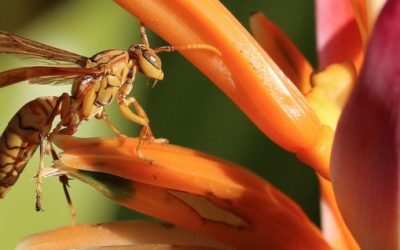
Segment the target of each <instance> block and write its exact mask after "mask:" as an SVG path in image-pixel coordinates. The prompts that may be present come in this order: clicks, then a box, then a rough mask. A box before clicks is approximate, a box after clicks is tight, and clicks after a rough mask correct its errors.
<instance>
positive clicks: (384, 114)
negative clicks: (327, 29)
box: [331, 0, 400, 249]
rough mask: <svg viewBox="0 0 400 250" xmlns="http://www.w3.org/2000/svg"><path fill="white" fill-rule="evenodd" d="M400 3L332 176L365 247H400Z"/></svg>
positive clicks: (379, 43) (352, 110)
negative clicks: (399, 183)
mask: <svg viewBox="0 0 400 250" xmlns="http://www.w3.org/2000/svg"><path fill="white" fill-rule="evenodd" d="M399 18H400V1H397V0H389V1H388V2H387V4H386V5H385V7H384V9H383V10H382V13H381V15H380V17H379V18H378V21H377V23H376V26H375V30H374V33H373V34H372V37H371V42H370V46H369V48H368V51H367V57H366V61H365V65H364V67H363V69H362V72H361V76H360V79H359V82H358V85H356V88H355V90H354V92H353V94H352V96H351V97H350V100H349V102H348V104H347V106H346V107H345V109H344V111H343V114H342V117H341V119H340V122H339V125H338V129H337V134H336V138H335V142H334V147H333V152H332V160H331V179H332V183H333V187H334V191H335V194H336V198H337V201H338V206H339V208H340V210H341V212H342V215H343V218H344V220H345V221H346V223H347V225H348V226H349V228H350V230H351V231H352V232H353V234H354V236H355V238H356V239H357V241H358V242H359V243H360V246H361V248H363V249H364V248H369V249H397V248H398V245H399V219H398V218H399V211H400V210H399V185H398V182H399V173H400V171H399V167H400V163H399V148H398V147H399V146H400V145H399V143H400V131H399V128H400V127H398V126H399V125H400V124H399V122H400V120H399V118H400V113H399V104H400V103H399V100H400V42H399V41H400V22H399Z"/></svg>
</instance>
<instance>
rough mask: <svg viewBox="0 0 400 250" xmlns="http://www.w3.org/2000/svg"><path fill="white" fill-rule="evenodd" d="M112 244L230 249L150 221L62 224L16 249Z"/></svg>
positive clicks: (154, 248)
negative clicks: (63, 225)
mask: <svg viewBox="0 0 400 250" xmlns="http://www.w3.org/2000/svg"><path fill="white" fill-rule="evenodd" d="M111 246H114V247H117V246H119V247H121V248H119V249H149V250H168V249H170V250H172V249H176V248H174V246H175V247H179V248H178V249H199V250H200V249H204V250H206V249H210V250H212V249H214V250H216V249H229V248H228V247H226V246H224V245H222V244H220V243H217V242H214V241H212V240H209V239H207V238H204V237H201V236H199V235H196V234H194V233H192V232H189V231H186V230H184V229H181V228H177V227H173V226H168V225H162V224H160V223H156V222H150V221H126V222H113V223H104V224H96V225H78V226H68V227H63V228H59V229H56V230H53V231H49V232H44V233H39V234H35V235H31V236H29V237H27V238H25V239H24V240H22V241H21V242H20V243H18V245H17V247H16V249H17V250H22V249H24V250H35V249H37V250H54V249H89V248H90V249H94V248H96V249H98V248H101V247H111ZM134 247H136V248H134ZM107 249H109V248H107ZM110 249H112V248H110Z"/></svg>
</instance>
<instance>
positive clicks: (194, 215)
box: [55, 136, 329, 249]
mask: <svg viewBox="0 0 400 250" xmlns="http://www.w3.org/2000/svg"><path fill="white" fill-rule="evenodd" d="M55 142H56V143H57V145H59V146H60V147H61V148H63V149H64V150H65V151H64V153H63V154H62V155H61V157H60V161H58V162H57V163H56V164H58V165H61V167H63V168H65V169H66V170H67V171H69V172H70V173H71V174H73V175H74V174H75V175H77V177H78V178H81V179H84V178H85V174H86V175H87V173H88V172H87V171H96V172H103V173H107V174H112V175H113V176H114V175H116V176H120V177H114V178H118V179H114V180H115V181H107V179H110V177H107V178H103V177H96V176H95V177H94V178H93V177H90V178H89V181H87V182H89V183H91V184H92V185H93V186H95V187H96V188H98V189H99V190H100V191H102V192H103V193H104V194H106V195H107V196H109V197H111V198H112V199H114V200H116V201H117V202H119V203H121V204H122V205H124V206H127V207H130V208H132V209H136V210H139V211H141V212H143V213H146V214H150V215H152V216H156V217H158V218H161V219H163V220H166V221H169V222H172V223H174V224H177V225H180V226H183V227H186V228H191V229H192V230H195V231H196V232H199V233H201V234H204V235H207V236H209V237H211V238H213V239H216V240H221V241H223V242H225V243H226V244H230V245H233V246H236V247H239V248H241V249H260V248H261V249H281V248H282V247H283V248H285V247H295V246H296V247H300V246H303V247H306V246H307V247H309V248H313V249H325V248H329V247H328V245H327V244H326V243H325V241H324V240H323V239H322V237H321V235H320V232H319V230H318V229H317V228H316V227H315V226H314V225H313V224H312V223H311V222H310V221H309V219H308V218H307V216H306V215H305V214H304V213H303V212H302V210H301V209H300V208H299V207H298V206H297V205H296V203H294V202H293V201H292V200H291V199H290V198H288V197H286V196H285V195H284V194H282V193H281V192H280V191H279V190H277V189H275V188H274V187H273V186H271V185H270V184H268V183H266V182H264V181H263V180H262V179H261V178H259V177H257V176H255V175H253V174H251V173H250V172H248V171H247V170H245V169H243V168H240V167H239V166H237V165H235V164H233V163H230V162H226V161H223V160H220V159H217V158H214V157H211V156H207V155H205V154H203V153H200V152H197V151H194V150H190V149H186V148H182V147H177V146H173V145H169V144H167V145H160V144H148V145H144V146H143V148H142V149H141V151H142V153H143V154H144V155H145V156H146V157H150V158H151V159H152V160H153V162H152V163H151V164H150V163H149V162H148V161H146V160H142V159H140V158H138V157H137V156H136V153H135V150H136V146H137V143H138V141H137V140H136V139H130V138H129V139H126V141H125V142H123V143H121V142H120V141H119V140H117V139H81V140H79V139H73V138H71V137H64V136H59V137H57V138H56V140H55ZM73 169H75V170H73ZM82 171H83V172H82ZM96 172H94V173H93V174H91V176H93V175H96ZM97 175H98V174H97ZM80 176H81V177H80ZM82 176H83V177H82ZM107 176H109V175H107ZM121 177H123V178H121ZM125 178H126V179H125ZM86 179H87V178H86ZM93 179H94V181H92V180H93ZM128 179H129V182H127V181H128ZM117 183H118V184H117ZM122 183H126V185H123V184H122Z"/></svg>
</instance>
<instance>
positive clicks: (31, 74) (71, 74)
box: [0, 66, 101, 87]
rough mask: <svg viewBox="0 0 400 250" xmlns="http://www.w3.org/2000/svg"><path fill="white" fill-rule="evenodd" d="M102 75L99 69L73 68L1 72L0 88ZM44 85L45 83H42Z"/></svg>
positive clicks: (21, 69)
mask: <svg viewBox="0 0 400 250" xmlns="http://www.w3.org/2000/svg"><path fill="white" fill-rule="evenodd" d="M99 73H101V70H100V69H98V68H71V67H45V66H34V67H23V68H16V69H11V70H7V71H4V72H0V87H5V86H8V85H11V84H14V83H17V82H21V81H25V80H32V79H40V78H52V79H60V80H62V79H66V80H67V79H69V80H70V79H72V78H77V77H84V76H95V75H97V74H99ZM42 84H43V83H42Z"/></svg>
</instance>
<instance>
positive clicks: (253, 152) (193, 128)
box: [0, 0, 319, 249]
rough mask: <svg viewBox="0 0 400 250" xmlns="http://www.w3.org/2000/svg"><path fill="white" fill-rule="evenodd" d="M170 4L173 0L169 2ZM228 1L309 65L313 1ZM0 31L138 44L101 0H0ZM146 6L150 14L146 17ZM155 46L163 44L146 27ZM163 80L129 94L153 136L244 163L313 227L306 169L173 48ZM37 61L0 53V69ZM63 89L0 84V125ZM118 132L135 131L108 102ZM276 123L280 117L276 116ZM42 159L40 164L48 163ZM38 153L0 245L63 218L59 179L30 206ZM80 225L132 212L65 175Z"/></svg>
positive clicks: (88, 49) (2, 209) (128, 20)
mask: <svg viewBox="0 0 400 250" xmlns="http://www.w3.org/2000/svg"><path fill="white" fill-rule="evenodd" d="M171 2H173V1H171ZM222 2H223V3H224V4H225V5H226V6H227V8H228V9H229V10H230V11H231V12H232V13H233V14H234V15H235V16H236V17H237V18H238V19H239V21H240V22H241V23H242V24H243V25H244V26H245V27H246V28H247V29H248V28H249V24H248V17H249V14H250V13H251V12H252V11H263V12H264V13H266V14H267V15H268V16H269V17H270V18H271V19H272V20H273V21H274V22H275V23H276V24H278V26H280V27H281V28H282V29H283V30H285V31H286V32H287V33H288V34H289V36H290V37H291V38H292V39H293V40H294V41H295V43H296V44H297V45H298V46H299V48H300V49H301V50H302V51H303V52H304V54H305V55H306V56H307V57H308V58H309V59H310V61H311V62H312V63H314V64H315V41H314V6H313V1H312V0H298V1H292V0H264V1H260V0H247V1H241V0H226V1H222ZM0 10H1V12H2V14H1V15H0V30H5V31H9V32H12V33H16V34H18V35H21V36H25V37H27V38H30V39H32V40H35V41H40V42H42V43H46V44H49V45H52V46H55V47H59V48H63V49H66V50H69V51H72V52H75V53H78V54H82V55H85V56H91V55H92V54H95V53H97V52H99V51H102V50H106V49H111V48H115V49H126V48H128V47H129V45H130V44H131V43H138V42H139V41H140V38H139V36H138V31H139V28H138V24H139V22H138V20H136V19H135V18H134V17H132V16H130V15H129V14H127V13H126V12H125V11H124V10H123V9H122V8H120V7H119V6H118V5H117V4H115V3H113V2H112V1H109V0H97V1H91V0H80V1H73V0H57V1H55V0H14V1H0ZM151 14H152V13H151V10H149V15H151ZM148 35H149V40H150V43H151V45H152V46H153V47H157V46H160V45H165V44H166V43H165V42H163V41H162V40H161V39H160V38H159V37H157V36H156V35H155V34H154V33H152V32H151V31H148ZM161 59H162V60H163V69H164V72H165V80H163V81H162V82H159V83H158V84H157V85H156V86H155V87H154V88H152V87H151V83H149V84H146V83H147V80H146V79H145V78H144V77H142V76H140V77H138V79H137V80H136V82H135V84H136V85H135V88H134V91H133V95H134V96H135V97H136V98H137V99H138V100H139V101H140V103H141V104H142V106H143V107H144V108H145V109H146V111H147V113H148V115H149V117H150V120H151V124H152V128H153V130H154V132H155V134H156V136H158V137H164V138H168V139H169V140H170V141H171V143H174V144H178V145H182V146H186V147H190V148H194V149H197V150H201V151H204V152H207V153H210V154H212V155H216V156H219V157H222V158H225V159H228V160H231V161H233V162H236V163H238V164H241V165H242V166H246V167H248V168H249V169H251V170H252V171H254V172H255V173H257V174H258V175H261V176H263V177H264V178H265V179H266V180H268V181H269V182H271V183H272V184H273V185H275V186H276V187H278V188H279V189H281V190H282V191H283V192H285V193H286V194H288V195H289V196H290V197H292V198H293V199H294V200H295V201H297V202H298V203H299V204H300V205H301V207H302V208H303V209H304V210H305V212H306V213H307V214H308V215H309V216H310V217H311V219H312V220H313V221H314V222H315V223H316V224H319V215H318V214H319V204H318V202H319V201H318V186H317V181H316V177H315V175H314V172H313V171H312V170H311V169H310V168H308V167H307V166H304V165H303V164H301V163H299V161H298V160H297V159H296V158H295V156H294V155H292V154H291V153H288V152H286V151H284V150H282V149H281V148H279V147H278V146H276V145H275V144H274V143H272V142H271V141H270V140H269V139H268V138H266V137H265V136H264V135H263V134H262V133H261V132H260V131H259V130H258V129H257V128H256V127H255V126H254V125H253V124H252V123H251V122H250V121H249V120H248V119H247V118H246V116H245V115H244V114H243V113H242V112H241V111H240V110H238V108H237V107H236V106H234V105H233V104H232V102H231V101H230V100H229V99H228V98H227V97H226V96H225V95H224V94H223V93H222V92H221V91H220V90H219V89H217V88H216V87H215V86H214V85H213V84H212V83H211V82H210V81H209V80H208V79H207V78H206V77H205V76H204V75H202V74H201V73H200V72H199V71H198V70H197V69H196V68H194V67H193V66H192V65H191V64H190V63H189V62H188V61H187V60H185V59H184V58H183V57H182V56H181V55H180V54H179V53H167V54H162V55H161ZM32 63H34V64H36V65H37V64H38V62H35V61H32V60H27V59H21V58H16V57H13V56H8V55H0V70H1V71H3V70H6V69H10V68H15V67H18V66H22V65H32ZM63 91H69V88H68V86H61V87H55V86H34V85H28V84H27V83H21V84H17V85H14V86H10V87H7V88H5V89H1V90H0V107H1V112H0V130H1V131H2V130H4V129H5V127H6V125H7V123H8V121H9V120H10V118H11V117H12V116H13V115H14V114H15V113H16V112H17V110H18V109H19V108H20V107H21V106H22V105H23V104H25V103H26V102H28V101H29V100H32V99H34V98H36V97H39V96H45V95H60V94H61V93H62V92H63ZM107 110H108V113H109V114H110V116H111V120H112V121H113V122H114V124H116V126H117V127H118V128H120V129H121V130H122V131H123V132H124V133H126V134H129V135H132V136H134V135H137V132H138V129H139V127H138V126H136V125H134V124H130V123H128V122H126V121H125V120H124V119H123V118H122V117H121V115H120V114H119V112H118V111H117V110H116V108H115V106H113V107H110V108H108V109H107ZM277 122H279V121H277ZM77 135H78V136H81V137H91V136H112V135H113V134H112V133H111V131H110V130H109V129H108V128H107V127H106V126H105V125H104V124H103V122H101V121H90V122H86V123H84V124H83V125H82V126H81V127H80V128H79V132H78V134H77ZM50 164H51V163H50V161H48V162H47V165H50ZM37 166H38V155H37V154H35V157H34V158H33V159H32V160H31V161H30V163H29V164H28V166H27V168H26V170H25V171H24V173H23V174H22V176H21V178H20V179H19V181H18V183H17V185H15V186H14V187H13V188H12V190H11V191H10V192H9V193H8V195H7V196H6V199H4V200H1V201H0V249H13V248H14V246H15V244H16V242H18V241H19V240H21V239H22V238H23V237H25V236H27V235H30V234H32V233H35V232H41V231H45V230H49V229H53V228H56V227H60V226H65V225H68V223H69V221H70V218H69V212H68V208H67V205H66V202H65V198H64V195H63V193H62V189H61V185H59V183H58V180H57V179H55V178H54V179H46V180H45V183H44V187H43V190H44V200H43V207H44V210H45V211H44V212H41V213H37V212H35V211H34V198H35V195H34V181H32V176H33V175H34V174H35V172H36V170H37ZM71 186H72V188H71V194H72V198H73V202H74V205H75V209H76V211H77V221H78V223H100V222H107V221H112V220H120V219H128V218H137V217H138V215H137V214H136V213H135V212H133V211H129V210H127V209H124V208H121V207H119V206H117V205H115V204H113V203H112V202H110V201H109V200H107V199H106V198H105V197H103V196H101V195H100V194H98V193H97V192H96V191H95V190H94V189H92V188H90V187H88V186H86V185H83V184H81V183H79V182H78V181H72V182H71Z"/></svg>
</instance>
